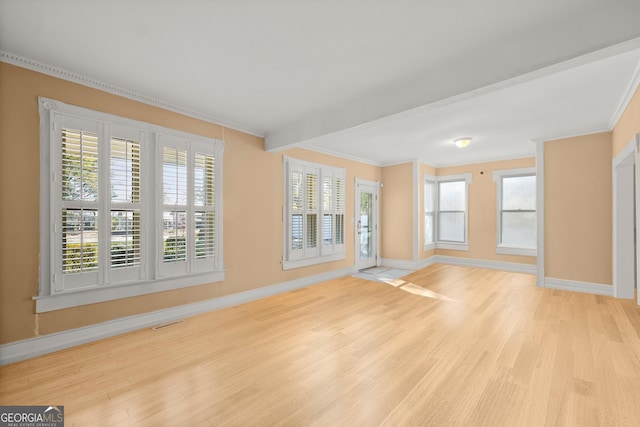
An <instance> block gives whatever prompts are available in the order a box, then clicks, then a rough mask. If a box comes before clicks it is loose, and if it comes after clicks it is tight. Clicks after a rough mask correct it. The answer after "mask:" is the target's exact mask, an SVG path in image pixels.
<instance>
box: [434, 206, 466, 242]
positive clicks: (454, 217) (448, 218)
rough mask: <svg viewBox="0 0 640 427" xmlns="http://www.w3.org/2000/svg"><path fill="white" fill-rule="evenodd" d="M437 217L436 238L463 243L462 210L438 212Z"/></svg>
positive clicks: (463, 225) (463, 220)
mask: <svg viewBox="0 0 640 427" xmlns="http://www.w3.org/2000/svg"><path fill="white" fill-rule="evenodd" d="M438 219H439V222H438V228H439V232H438V234H439V238H438V240H441V241H445V242H461V243H464V241H465V240H464V237H465V236H464V227H465V224H464V222H465V219H464V212H440V215H439V217H438Z"/></svg>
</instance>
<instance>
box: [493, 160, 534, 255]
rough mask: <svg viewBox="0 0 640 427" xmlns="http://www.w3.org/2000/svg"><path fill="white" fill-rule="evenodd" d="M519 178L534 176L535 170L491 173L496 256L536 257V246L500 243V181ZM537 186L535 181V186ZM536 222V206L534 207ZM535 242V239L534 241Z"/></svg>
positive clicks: (506, 170) (508, 170) (524, 169)
mask: <svg viewBox="0 0 640 427" xmlns="http://www.w3.org/2000/svg"><path fill="white" fill-rule="evenodd" d="M520 176H536V178H537V175H536V168H534V167H533V168H517V169H503V170H496V171H494V172H493V181H494V182H495V183H496V254H501V255H524V256H536V255H537V253H538V250H537V245H536V246H534V247H529V246H517V245H511V244H503V243H501V242H502V182H503V181H502V180H503V179H504V178H514V177H520ZM537 185H538V183H537V179H536V186H537ZM535 212H536V220H537V206H536V211H535ZM536 242H537V239H536Z"/></svg>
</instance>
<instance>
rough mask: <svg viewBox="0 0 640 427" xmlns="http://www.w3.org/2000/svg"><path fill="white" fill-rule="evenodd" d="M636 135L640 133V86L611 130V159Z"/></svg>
mask: <svg viewBox="0 0 640 427" xmlns="http://www.w3.org/2000/svg"><path fill="white" fill-rule="evenodd" d="M636 133H640V86H639V87H638V88H637V89H636V92H635V95H633V97H632V98H631V101H630V102H629V105H627V108H626V109H625V110H624V113H623V114H622V116H621V117H620V120H618V123H616V125H615V126H614V128H613V132H612V140H613V150H612V153H613V157H615V156H617V155H618V153H620V151H622V149H623V148H624V147H625V146H626V145H627V144H628V143H629V142H630V141H631V140H632V139H633V137H634V136H635V134H636Z"/></svg>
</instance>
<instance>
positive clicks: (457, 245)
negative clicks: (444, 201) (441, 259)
mask: <svg viewBox="0 0 640 427" xmlns="http://www.w3.org/2000/svg"><path fill="white" fill-rule="evenodd" d="M472 177H473V176H472V174H471V173H463V174H458V175H444V176H435V177H434V176H431V175H428V174H425V175H424V179H423V182H424V185H425V189H424V197H425V199H426V194H427V193H426V183H427V182H432V183H434V184H435V186H434V192H433V198H434V205H433V206H434V212H433V227H434V240H435V242H434V243H428V244H425V245H424V246H423V250H425V251H427V250H430V249H433V248H436V249H452V250H457V251H468V250H469V185H470V184H471V183H472ZM455 181H464V183H465V198H464V199H465V206H464V242H449V241H443V240H440V228H439V227H440V221H439V216H440V183H443V182H455ZM424 206H426V204H424V205H423V210H424V215H426V214H427V212H426V210H425V209H424Z"/></svg>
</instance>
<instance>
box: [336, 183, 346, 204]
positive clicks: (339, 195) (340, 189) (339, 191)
mask: <svg viewBox="0 0 640 427" xmlns="http://www.w3.org/2000/svg"><path fill="white" fill-rule="evenodd" d="M344 199H345V193H344V180H343V179H342V178H336V211H337V212H344Z"/></svg>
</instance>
